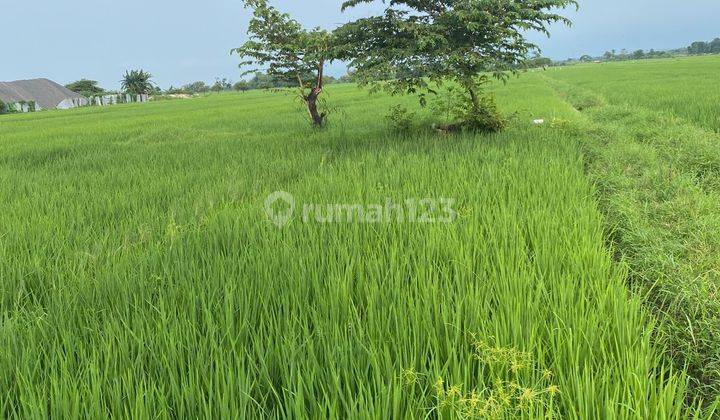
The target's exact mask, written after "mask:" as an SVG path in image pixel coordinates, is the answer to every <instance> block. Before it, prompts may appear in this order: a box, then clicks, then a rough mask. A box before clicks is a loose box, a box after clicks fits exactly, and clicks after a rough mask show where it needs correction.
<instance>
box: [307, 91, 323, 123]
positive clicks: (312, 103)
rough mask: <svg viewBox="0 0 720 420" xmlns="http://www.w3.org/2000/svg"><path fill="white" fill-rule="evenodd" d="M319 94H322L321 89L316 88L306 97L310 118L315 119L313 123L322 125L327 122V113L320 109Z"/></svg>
mask: <svg viewBox="0 0 720 420" xmlns="http://www.w3.org/2000/svg"><path fill="white" fill-rule="evenodd" d="M318 96H320V90H319V89H317V88H315V89H313V90H312V92H310V94H309V95H308V96H306V97H305V103H306V104H307V108H308V112H309V113H310V118H311V119H312V121H313V125H314V126H316V127H322V125H323V124H324V123H325V114H324V113H323V114H321V113H320V112H319V111H318V107H317V99H318Z"/></svg>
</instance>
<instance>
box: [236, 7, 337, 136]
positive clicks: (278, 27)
mask: <svg viewBox="0 0 720 420" xmlns="http://www.w3.org/2000/svg"><path fill="white" fill-rule="evenodd" d="M244 3H245V7H247V8H251V9H252V10H253V18H252V19H251V20H250V25H249V27H248V34H249V35H250V40H249V41H248V42H246V43H245V44H243V45H242V46H240V47H238V48H235V49H233V50H232V51H231V53H234V54H237V55H239V56H240V57H241V58H243V59H244V60H245V61H243V62H242V63H241V64H240V66H241V67H246V66H250V67H252V68H251V69H250V70H248V71H246V72H244V73H243V76H244V75H247V74H252V73H256V72H257V71H258V70H259V68H261V67H266V68H267V74H268V75H270V76H272V77H274V78H276V79H279V80H283V81H291V80H294V81H295V83H296V86H298V88H299V90H300V98H301V99H302V101H303V102H304V103H305V105H306V107H307V110H308V113H309V114H310V118H311V119H312V122H313V124H314V125H315V126H316V127H319V126H322V125H323V124H324V123H325V117H326V113H325V112H320V111H319V110H318V98H319V97H320V94H321V93H322V92H323V76H324V74H323V73H324V69H325V64H326V63H327V62H329V61H331V60H332V58H333V57H332V55H331V35H330V33H328V32H327V31H324V30H322V29H320V28H315V29H312V30H309V31H308V30H306V29H304V28H303V27H302V25H300V23H298V22H297V21H295V20H294V19H292V18H290V16H289V15H287V14H286V13H281V12H279V11H277V10H276V9H275V8H273V7H271V6H269V5H268V3H267V0H244ZM310 79H311V80H310Z"/></svg>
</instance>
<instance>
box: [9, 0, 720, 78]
mask: <svg viewBox="0 0 720 420" xmlns="http://www.w3.org/2000/svg"><path fill="white" fill-rule="evenodd" d="M580 1H581V10H580V12H578V13H575V12H572V13H569V14H568V15H569V16H570V17H571V18H572V20H573V21H574V22H575V24H574V26H573V27H572V28H563V27H558V28H555V29H554V30H553V36H552V38H550V39H544V38H542V37H533V39H535V40H537V41H539V43H540V44H541V46H542V47H543V50H544V53H545V55H547V56H550V57H552V58H555V59H564V58H568V57H579V56H580V55H582V54H591V55H600V54H602V53H603V52H604V51H606V50H610V49H613V48H614V49H617V50H620V49H622V48H627V49H628V50H635V49H639V48H643V49H650V48H655V49H668V48H677V47H682V46H686V45H688V44H690V42H692V41H696V40H711V39H712V38H715V37H718V36H720V25H718V22H719V19H720V1H719V0H687V1H677V0H580ZM271 3H272V4H274V5H276V6H278V7H279V8H281V9H282V10H284V11H287V12H290V13H291V14H292V15H293V16H295V17H296V18H297V19H298V20H300V21H301V22H303V23H304V24H306V25H307V26H322V27H325V28H333V27H335V26H337V25H338V24H341V23H343V22H345V21H347V20H349V19H352V18H354V17H359V16H364V15H368V14H369V13H371V12H372V11H373V10H375V11H378V10H381V3H380V2H379V1H378V5H377V6H374V7H365V8H362V9H359V10H355V11H352V12H346V13H344V14H343V13H341V12H340V10H339V4H340V3H341V0H271ZM0 16H1V17H2V22H3V25H2V33H3V35H2V40H0V81H10V80H17V79H29V78H35V77H47V78H50V79H53V80H55V81H57V82H59V83H63V84H65V83H68V82H71V81H74V80H77V79H80V78H89V79H94V80H99V81H100V82H101V84H102V86H103V87H106V88H110V89H113V88H117V87H118V84H119V83H118V81H119V80H120V78H121V77H122V74H123V72H124V71H125V70H126V69H134V68H142V69H145V70H147V71H150V72H151V73H152V74H154V75H155V81H156V82H157V83H159V84H160V85H161V87H163V88H167V87H168V86H169V85H171V84H172V85H175V86H178V85H182V84H186V83H188V82H191V81H195V80H204V81H206V82H211V81H213V80H214V79H215V78H216V77H227V78H229V79H231V80H237V79H238V78H239V73H240V71H239V69H238V68H237V63H238V61H239V60H238V58H237V57H231V56H230V55H229V50H230V49H231V48H233V47H235V46H238V45H240V44H241V43H242V42H243V41H244V40H245V38H246V35H245V31H246V24H247V21H248V17H249V14H248V12H247V11H246V10H244V9H243V7H242V2H241V1H240V0H204V1H197V0H62V1H59V0H33V1H24V0H19V1H18V0H0ZM330 73H331V74H335V75H340V74H342V73H344V67H343V66H342V65H341V64H336V65H334V66H333V68H332V69H331V71H330Z"/></svg>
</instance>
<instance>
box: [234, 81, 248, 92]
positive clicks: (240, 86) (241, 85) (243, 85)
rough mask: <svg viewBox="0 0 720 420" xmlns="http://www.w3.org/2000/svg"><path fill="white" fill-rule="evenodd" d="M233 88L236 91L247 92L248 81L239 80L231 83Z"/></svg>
mask: <svg viewBox="0 0 720 420" xmlns="http://www.w3.org/2000/svg"><path fill="white" fill-rule="evenodd" d="M233 90H235V91H236V92H247V91H248V90H250V83H248V82H246V81H244V80H241V81H239V82H237V83H235V84H234V85H233Z"/></svg>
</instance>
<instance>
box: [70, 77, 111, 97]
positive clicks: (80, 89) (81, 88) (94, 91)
mask: <svg viewBox="0 0 720 420" xmlns="http://www.w3.org/2000/svg"><path fill="white" fill-rule="evenodd" d="M65 87H66V88H68V89H70V90H71V91H73V92H75V93H79V94H81V95H83V96H88V97H90V96H98V95H102V94H103V93H105V89H103V88H101V87H100V86H98V82H97V81H95V80H88V79H80V80H78V81H77V82H72V83H70V84H68V85H65Z"/></svg>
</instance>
